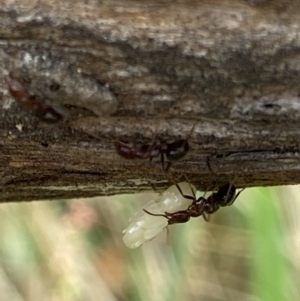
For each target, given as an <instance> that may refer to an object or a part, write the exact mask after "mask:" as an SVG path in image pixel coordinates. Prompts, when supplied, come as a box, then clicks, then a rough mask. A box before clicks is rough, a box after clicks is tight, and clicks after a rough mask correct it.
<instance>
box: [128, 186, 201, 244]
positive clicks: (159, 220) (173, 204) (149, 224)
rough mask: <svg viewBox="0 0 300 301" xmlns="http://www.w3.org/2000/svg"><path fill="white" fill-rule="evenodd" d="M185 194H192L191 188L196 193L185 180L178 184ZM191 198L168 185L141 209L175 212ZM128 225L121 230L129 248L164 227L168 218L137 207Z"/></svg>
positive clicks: (142, 241)
mask: <svg viewBox="0 0 300 301" xmlns="http://www.w3.org/2000/svg"><path fill="white" fill-rule="evenodd" d="M178 185H179V186H180V188H181V190H182V192H183V194H185V195H191V196H192V195H193V192H192V191H191V188H192V189H193V190H194V192H195V193H196V188H195V186H193V185H190V184H189V183H187V182H182V183H179V184H178ZM191 203H192V200H189V199H187V198H185V197H183V196H182V194H181V193H180V192H179V190H178V188H177V187H176V186H175V185H172V186H170V187H169V188H168V189H167V190H166V191H164V192H163V193H162V194H161V195H159V196H157V197H156V198H155V199H153V200H152V201H150V202H149V203H148V204H147V205H145V206H144V208H143V209H146V210H147V211H149V212H151V213H155V214H164V212H176V211H179V210H184V209H186V208H187V207H188V206H190V205H191ZM129 221H130V224H129V226H128V227H127V228H126V229H125V230H124V231H123V233H124V237H123V241H124V243H125V245H126V246H127V247H129V248H132V249H134V248H137V247H139V246H140V245H142V244H143V243H144V242H146V241H148V240H150V239H152V238H154V237H155V236H156V235H158V234H159V233H160V232H161V231H162V230H163V229H164V228H165V227H167V226H168V220H167V219H166V218H164V217H161V216H153V215H150V214H147V213H146V212H144V211H143V210H142V209H139V210H138V211H137V212H136V213H135V214H134V215H133V216H132V217H131V218H130V220H129Z"/></svg>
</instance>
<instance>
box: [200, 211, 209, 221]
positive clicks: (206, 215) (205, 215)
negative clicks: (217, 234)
mask: <svg viewBox="0 0 300 301" xmlns="http://www.w3.org/2000/svg"><path fill="white" fill-rule="evenodd" d="M202 216H203V218H204V220H205V221H206V222H209V220H210V216H209V215H208V214H207V213H206V212H203V214H202Z"/></svg>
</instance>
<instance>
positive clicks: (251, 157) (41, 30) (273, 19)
mask: <svg viewBox="0 0 300 301" xmlns="http://www.w3.org/2000/svg"><path fill="white" fill-rule="evenodd" d="M299 13H300V6H299V1H283V0H281V1H280V0H277V1H246V0H245V1H242V0H237V1H228V2H227V1H223V0H219V1H203V2H202V1H183V2H176V1H170V2H164V3H161V1H157V2H155V1H152V2H149V1H123V0H122V1H111V0H107V1H101V2H99V1H92V0H90V1H82V0H80V1H74V0H66V1H63V3H62V2H61V1H58V0H52V1H49V0H47V1H46V0H41V1H34V0H27V1H17V0H16V1H9V2H6V4H2V5H1V7H0V66H1V75H0V104H1V106H0V114H1V121H0V135H1V137H2V140H1V142H0V162H1V167H2V168H1V171H0V172H1V180H0V187H1V189H2V194H1V196H0V201H2V202H6V201H19V200H33V199H46V198H71V197H80V196H96V195H111V194H119V193H134V192H138V191H144V190H149V189H151V186H153V185H154V186H155V187H160V188H163V187H167V186H168V185H169V184H168V181H167V177H166V175H165V174H164V173H163V172H162V170H161V168H160V162H159V160H154V164H153V165H150V164H149V162H147V160H145V161H143V160H125V159H122V158H121V157H119V156H118V155H117V153H116V152H115V149H114V143H113V141H115V140H123V141H128V142H133V143H134V142H137V141H143V142H145V143H150V142H151V141H152V140H153V137H155V138H156V139H158V140H166V141H174V140H176V139H179V138H183V139H184V138H186V137H187V136H188V135H189V133H190V130H191V128H192V126H193V125H194V124H195V122H196V121H197V120H198V121H199V122H198V123H197V125H196V127H195V130H194V132H193V133H192V135H191V138H190V140H189V142H190V146H191V150H190V152H189V153H188V155H187V156H186V157H185V158H184V160H182V161H180V162H175V163H174V164H173V165H172V167H171V169H170V172H171V173H172V174H174V176H175V177H177V178H178V177H179V176H180V175H181V174H185V175H187V176H188V178H189V179H190V180H191V181H192V182H193V183H194V184H195V185H196V186H197V187H199V188H203V189H205V188H207V187H210V188H211V187H214V186H216V185H220V184H221V183H224V182H226V181H234V183H235V184H236V185H237V186H238V187H247V186H258V185H281V184H296V183H299V182H300V180H299V179H300V160H299V141H300V130H299V125H298V122H299V117H300V101H299V95H300V94H299V93H300V85H299V70H300V67H299V66H300V52H299V45H300V36H299V32H300V23H299ZM9 78H15V79H17V80H19V81H20V82H21V83H23V85H24V86H25V87H26V90H27V93H28V95H31V96H33V95H34V99H39V101H41V102H43V103H45V106H48V107H57V108H62V109H63V110H64V112H65V117H64V119H63V121H60V122H58V123H53V124H47V123H45V122H43V121H42V120H40V119H39V118H38V117H37V115H38V114H36V111H34V110H31V109H28V108H27V109H26V108H24V107H22V106H20V105H19V104H18V101H16V100H15V99H14V98H13V97H12V96H11V95H10V94H9V92H8V80H9ZM39 117H41V116H39Z"/></svg>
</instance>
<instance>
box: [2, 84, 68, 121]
mask: <svg viewBox="0 0 300 301" xmlns="http://www.w3.org/2000/svg"><path fill="white" fill-rule="evenodd" d="M7 83H8V90H9V92H10V94H11V96H12V97H13V98H14V99H15V100H16V101H17V102H18V103H19V104H20V105H21V106H22V107H23V108H26V109H27V110H30V111H31V112H33V113H34V114H35V115H36V116H37V117H39V118H40V119H41V120H43V121H45V122H48V123H55V122H57V121H60V120H61V119H63V118H64V113H63V111H62V110H61V109H59V108H58V107H56V106H51V105H48V104H47V103H46V102H45V101H42V100H41V99H38V98H37V97H36V96H34V95H29V94H28V92H27V89H26V87H25V86H24V84H23V83H21V82H20V81H18V80H17V79H14V78H8V79H7Z"/></svg>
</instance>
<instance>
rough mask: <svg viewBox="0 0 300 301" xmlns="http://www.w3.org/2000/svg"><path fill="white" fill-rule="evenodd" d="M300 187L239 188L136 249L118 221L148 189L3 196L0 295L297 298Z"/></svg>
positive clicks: (69, 299) (208, 300)
mask: <svg viewBox="0 0 300 301" xmlns="http://www.w3.org/2000/svg"><path fill="white" fill-rule="evenodd" d="M298 191H299V187H291V188H272V189H266V188H261V189H246V190H245V192H243V193H242V194H241V195H240V197H239V199H238V200H237V201H236V202H235V203H234V205H233V206H231V207H227V208H221V209H220V210H219V212H217V213H216V214H214V215H213V216H212V219H211V221H210V222H209V223H206V222H205V221H204V220H203V219H202V218H197V219H192V220H190V221H189V222H188V223H187V224H181V225H172V226H170V227H169V235H167V231H165V232H163V233H162V234H161V235H159V237H157V238H156V239H155V240H153V241H150V242H149V243H147V244H145V245H143V246H142V247H141V248H139V249H136V250H131V249H127V248H126V247H125V246H124V245H123V241H122V230H123V228H125V227H126V226H127V225H128V218H129V217H130V215H131V214H132V213H133V212H134V211H136V210H137V209H138V208H140V207H142V206H143V204H145V203H147V202H148V201H149V199H151V198H152V197H153V195H152V196H151V195H149V194H147V195H135V196H120V197H111V198H105V199H103V198H102V199H99V198H95V199H89V200H83V199H78V200H69V201H64V202H62V201H61V202H59V201H57V202H32V203H22V204H1V206H0V231H1V235H0V256H1V257H0V291H1V298H0V299H1V300H14V301H24V300H30V301H44V300H49V301H50V300H51V301H52V300H53V301H54V300H55V301H56V300H60V301H79V300H85V301H93V300H95V301H96V300H97V301H98V300H105V301H115V300H130V301H135V300H155V301H160V300H161V301H169V300H170V301H171V300H172V301H175V300H201V301H217V300H218V301H222V300H243V301H252V300H253V301H260V300H261V301H269V300H270V301H285V300H297V299H298V296H299V295H300V288H299V285H298V283H300V276H299V275H300V273H299V271H300V258H299V257H300V255H299V254H300V224H299V223H300V222H299V220H300V219H299V215H300V202H299V200H298V199H299V197H298Z"/></svg>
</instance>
